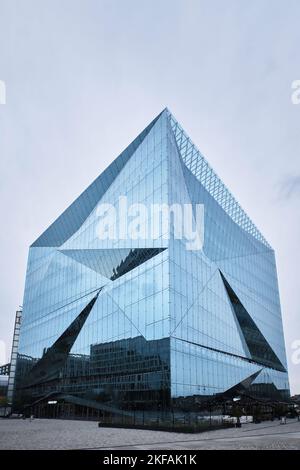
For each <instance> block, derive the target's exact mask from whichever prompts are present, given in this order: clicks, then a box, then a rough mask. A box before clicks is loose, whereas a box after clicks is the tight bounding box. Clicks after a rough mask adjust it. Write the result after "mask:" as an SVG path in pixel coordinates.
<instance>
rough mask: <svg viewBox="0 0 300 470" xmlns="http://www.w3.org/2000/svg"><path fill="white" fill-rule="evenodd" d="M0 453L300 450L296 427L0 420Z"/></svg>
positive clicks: (299, 426)
mask: <svg viewBox="0 0 300 470" xmlns="http://www.w3.org/2000/svg"><path fill="white" fill-rule="evenodd" d="M0 449H120V450H122V449H132V450H134V449H145V450H149V449H164V450H189V449H191V450H194V449H300V422H299V421H297V420H292V419H291V420H287V423H286V424H285V425H281V424H280V422H279V421H273V422H271V421H268V422H263V423H261V424H253V423H250V424H244V425H243V426H242V428H241V429H235V428H229V429H222V430H217V431H209V432H203V433H197V434H186V433H184V434H183V433H173V432H162V431H148V430H140V429H115V428H98V423H97V422H94V421H75V420H51V419H34V420H33V421H32V422H30V421H29V420H28V419H27V420H21V419H0Z"/></svg>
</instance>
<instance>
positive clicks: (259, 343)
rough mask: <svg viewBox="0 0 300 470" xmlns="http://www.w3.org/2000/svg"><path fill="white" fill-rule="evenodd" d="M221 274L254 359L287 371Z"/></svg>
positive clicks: (267, 365) (259, 362)
mask: <svg viewBox="0 0 300 470" xmlns="http://www.w3.org/2000/svg"><path fill="white" fill-rule="evenodd" d="M220 274H221V277H222V280H223V283H224V286H225V289H226V291H227V294H228V297H229V300H230V302H231V305H232V307H233V311H234V313H235V315H236V318H237V321H238V322H239V325H240V327H241V331H242V333H243V335H244V338H245V341H246V344H247V346H248V349H249V351H250V354H251V358H252V360H253V361H255V362H256V363H258V364H262V365H264V366H266V367H270V368H272V369H276V370H280V371H281V372H286V370H285V367H284V366H283V365H282V363H281V362H280V360H279V359H278V357H277V356H276V354H275V352H274V351H273V349H272V348H271V346H270V345H269V343H268V342H267V340H266V339H265V337H264V336H263V334H262V333H261V331H260V330H259V329H258V327H257V325H256V324H255V322H254V321H253V319H252V318H251V316H250V315H249V313H248V312H247V310H246V309H245V307H244V306H243V304H242V303H241V301H240V299H239V298H238V296H237V295H236V293H235V292H234V290H233V289H232V287H231V286H230V284H229V282H228V281H227V280H226V279H225V277H224V275H223V274H222V273H221V271H220Z"/></svg>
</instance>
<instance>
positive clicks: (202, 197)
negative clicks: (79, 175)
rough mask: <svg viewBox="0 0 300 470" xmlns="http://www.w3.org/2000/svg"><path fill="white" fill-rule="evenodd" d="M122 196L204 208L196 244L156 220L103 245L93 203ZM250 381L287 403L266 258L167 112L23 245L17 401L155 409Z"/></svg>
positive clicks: (271, 271) (268, 251)
mask: <svg viewBox="0 0 300 470" xmlns="http://www.w3.org/2000/svg"><path fill="white" fill-rule="evenodd" d="M120 196H126V197H127V199H128V201H129V203H132V204H137V203H143V204H145V206H150V205H153V204H162V203H165V204H169V205H170V204H174V203H178V204H181V205H182V204H192V207H193V209H195V208H196V205H197V204H203V205H204V222H205V223H204V246H203V249H201V250H194V251H189V250H187V249H186V243H185V240H184V239H178V238H176V237H175V236H174V233H173V232H172V227H170V226H168V228H167V230H168V231H169V233H168V234H166V233H164V227H165V225H164V222H163V220H161V221H160V223H161V226H160V229H161V230H159V232H160V235H159V236H158V237H156V238H154V237H150V236H149V235H148V233H146V231H145V233H146V235H145V238H144V239H140V238H139V239H132V238H131V239H128V238H124V237H123V238H122V237H118V236H117V237H114V238H113V239H110V240H101V239H100V238H99V236H98V224H99V213H98V208H99V205H100V204H105V203H107V204H114V205H117V204H118V200H119V197H120ZM114 223H115V224H116V225H117V224H118V223H119V220H117V219H116V220H115V222H114ZM166 235H168V236H166ZM249 377H252V378H251V379H249V380H248V381H247V384H248V388H249V393H251V394H255V393H259V394H264V395H268V390H271V389H272V390H276V391H277V392H278V394H280V395H281V396H288V394H289V383H288V375H287V365H286V356H285V346H284V337H283V330H282V320H281V310H280V301H279V294H278V285H277V275H276V265H275V258H274V251H273V249H272V248H271V247H270V246H269V244H268V243H267V241H266V240H265V239H264V237H263V236H262V235H261V234H260V232H259V231H258V229H257V228H256V227H255V226H254V224H253V223H252V222H251V220H250V219H249V218H248V216H247V215H246V214H245V212H244V211H243V210H242V209H241V207H240V206H239V205H238V203H237V202H236V201H235V199H234V198H233V196H232V195H231V194H230V192H229V191H228V190H227V189H226V187H225V186H224V185H223V183H222V182H221V181H220V180H219V178H218V177H217V176H216V174H215V173H214V172H213V170H212V169H211V168H210V167H209V165H208V163H207V162H206V160H205V159H204V157H203V156H202V155H201V154H200V152H199V151H198V150H197V148H196V147H195V146H194V145H193V143H192V142H191V141H190V139H189V138H188V136H187V135H186V134H185V132H184V131H183V130H182V128H181V127H180V125H179V124H178V123H177V121H176V120H175V119H174V117H173V116H172V115H171V113H170V112H169V111H168V110H167V109H166V110H164V111H163V112H162V113H161V114H160V115H159V116H158V117H157V118H156V119H155V120H154V121H153V122H152V123H151V124H150V125H149V126H148V127H147V128H146V129H145V130H144V131H143V132H142V133H141V134H140V135H139V136H138V137H137V138H136V139H135V141H134V142H132V144H130V146H129V147H128V148H127V149H126V150H125V151H124V152H123V153H122V154H121V155H120V156H119V157H118V158H117V159H116V160H115V161H114V162H113V163H112V164H111V165H110V166H109V167H108V168H107V169H106V170H105V171H104V172H103V173H102V174H101V175H100V176H99V177H98V178H97V179H96V180H95V181H94V182H93V183H92V184H91V186H89V188H87V190H86V191H85V192H84V193H82V195H81V196H79V198H78V199H77V200H76V201H75V202H74V203H73V204H72V205H71V206H70V207H69V208H68V209H67V210H66V211H65V212H64V213H63V214H62V215H61V216H60V217H59V218H58V219H57V220H56V221H55V222H54V223H53V224H52V225H51V226H50V227H49V228H48V229H47V230H46V231H45V232H44V233H43V234H42V235H41V236H40V237H39V238H38V239H37V240H36V241H35V242H34V243H33V244H32V245H31V247H30V250H29V259H28V267H27V274H26V284H25V293H24V302H23V316H22V325H21V334H20V342H19V351H18V361H17V372H16V390H15V403H16V405H17V406H22V405H24V404H29V403H36V402H39V401H40V400H43V399H45V397H46V398H49V397H55V398H56V399H59V398H61V399H63V400H64V401H65V402H69V403H73V404H74V403H75V404H78V405H82V406H87V407H90V408H94V409H100V410H103V411H105V412H111V413H115V414H118V413H126V412H128V410H132V409H154V410H162V409H169V408H170V407H174V406H176V403H177V402H179V401H180V400H181V399H182V398H185V397H209V396H213V395H215V394H220V393H224V392H226V391H227V390H229V389H232V388H234V387H235V386H237V385H238V384H240V383H241V382H243V381H245V380H246V379H247V378H249ZM270 387H271V388H270Z"/></svg>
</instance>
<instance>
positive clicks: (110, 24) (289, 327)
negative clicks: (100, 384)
mask: <svg viewBox="0 0 300 470" xmlns="http://www.w3.org/2000/svg"><path fill="white" fill-rule="evenodd" d="M299 24H300V2H299V0H280V1H278V0H252V1H251V2H249V1H248V0H227V1H226V2H225V1H224V0H214V1H213V0H206V1H204V0H195V1H192V0H163V1H162V0H152V1H151V2H149V1H147V0H84V1H83V0H81V1H79V0H22V1H21V0H19V1H16V0H0V80H4V81H5V83H6V94H7V96H6V104H5V105H0V158H1V160H0V171H1V173H0V175H1V185H0V204H1V208H0V209H1V222H2V223H1V231H0V250H1V271H0V276H1V277H0V294H1V295H0V299H1V301H0V307H1V308H0V340H2V341H4V342H5V343H6V344H7V358H8V354H9V345H10V343H11V337H12V330H13V321H14V315H15V310H16V308H18V306H19V305H20V304H22V298H23V289H24V279H25V270H26V262H27V253H28V247H29V245H30V243H31V242H32V241H33V240H34V239H36V238H37V236H38V235H40V234H41V232H42V231H43V230H44V229H45V228H46V227H47V226H48V225H49V224H50V223H51V222H52V221H53V220H54V219H55V218H56V217H57V216H58V215H59V214H60V213H61V212H62V211H63V210H64V209H65V208H66V207H67V206H68V205H69V204H70V203H71V202H72V201H73V199H75V197H77V196H78V195H79V194H80V193H81V192H82V191H83V189H85V187H86V186H88V184H89V183H90V182H91V181H92V180H93V179H95V177H96V176H97V175H98V174H99V173H100V172H101V171H102V170H103V169H104V168H105V167H106V166H107V165H108V164H109V163H110V162H111V161H112V160H113V159H114V158H115V157H116V156H117V155H118V154H119V153H120V152H121V151H122V150H123V149H124V148H125V147H126V146H127V145H128V144H129V143H130V142H131V140H132V139H133V138H134V137H135V136H136V135H137V134H138V133H139V132H140V131H141V130H142V129H143V128H144V127H145V126H146V125H147V124H148V123H149V121H150V120H152V119H153V118H154V116H156V115H157V114H158V113H159V112H160V111H161V110H162V109H163V108H164V107H165V106H168V107H169V109H170V110H171V111H172V112H173V114H174V115H175V117H176V118H177V119H178V120H179V122H180V123H181V124H182V126H183V127H184V129H185V130H186V131H187V132H188V134H189V135H190V136H191V138H192V140H193V141H194V142H195V143H196V144H197V146H198V147H199V149H200V150H201V151H202V152H203V153H204V155H206V157H207V159H208V161H209V162H210V164H211V166H212V167H213V168H214V169H215V171H216V172H217V173H218V174H219V176H220V177H221V178H222V180H223V181H224V182H225V184H226V185H227V186H228V187H229V188H230V190H231V191H232V192H233V194H234V195H235V196H236V198H237V199H238V201H239V202H240V203H241V205H242V206H243V207H244V209H245V210H246V211H247V213H248V214H249V215H250V217H251V218H252V219H253V221H254V222H255V224H256V225H258V227H259V228H260V229H261V231H262V233H263V234H264V235H265V237H266V238H267V240H268V241H269V243H270V244H271V245H272V246H273V247H274V248H275V250H276V254H277V267H278V275H279V286H280V293H281V300H282V310H283V322H284V330H285V338H286V349H287V356H288V360H289V371H290V381H291V388H292V392H293V393H296V392H297V393H300V373H299V372H300V364H298V365H297V364H293V363H292V353H293V349H292V343H293V341H295V340H297V339H298V340H300V311H299V310H300V308H299V305H300V282H299V277H300V275H299V266H300V254H299V236H300V220H299V203H300V150H299V148H300V146H299V144H300V105H295V104H292V101H291V93H292V90H291V84H292V82H293V81H294V80H296V79H300V53H299V50H300V27H299Z"/></svg>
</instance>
